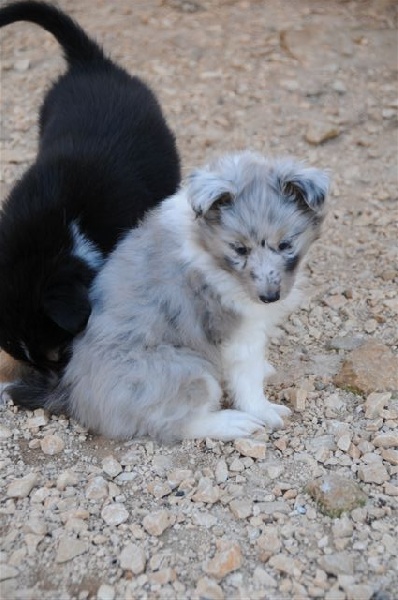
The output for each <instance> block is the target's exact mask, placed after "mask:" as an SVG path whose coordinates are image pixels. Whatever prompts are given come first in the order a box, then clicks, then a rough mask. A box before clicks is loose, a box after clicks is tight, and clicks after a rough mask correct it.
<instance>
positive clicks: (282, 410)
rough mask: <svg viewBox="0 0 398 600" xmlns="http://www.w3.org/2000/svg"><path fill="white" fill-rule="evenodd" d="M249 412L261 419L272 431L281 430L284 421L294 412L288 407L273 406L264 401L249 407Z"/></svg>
mask: <svg viewBox="0 0 398 600" xmlns="http://www.w3.org/2000/svg"><path fill="white" fill-rule="evenodd" d="M246 410H247V412H248V413H250V414H251V415H253V417H256V418H257V419H260V420H261V421H262V422H263V423H264V424H265V425H268V427H270V428H271V429H281V428H282V427H283V426H284V422H283V419H285V418H287V417H289V416H290V415H291V414H292V411H291V410H290V408H288V407H287V406H282V405H281V404H273V403H272V402H269V401H268V400H266V399H264V400H263V401H262V402H261V403H260V402H257V403H255V404H252V405H251V406H248V407H247V409H246Z"/></svg>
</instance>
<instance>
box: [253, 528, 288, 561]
mask: <svg viewBox="0 0 398 600" xmlns="http://www.w3.org/2000/svg"><path fill="white" fill-rule="evenodd" d="M262 531H263V532H262V534H261V535H260V537H259V538H258V540H257V548H258V552H259V558H260V560H262V561H263V562H267V560H268V559H269V558H270V557H271V556H274V555H276V554H278V553H279V552H280V550H281V548H282V542H281V539H280V537H279V532H278V529H277V527H274V526H272V525H267V526H265V527H263V528H262Z"/></svg>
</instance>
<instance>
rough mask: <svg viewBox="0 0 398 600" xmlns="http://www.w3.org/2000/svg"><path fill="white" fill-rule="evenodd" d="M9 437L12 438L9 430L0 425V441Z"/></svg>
mask: <svg viewBox="0 0 398 600" xmlns="http://www.w3.org/2000/svg"><path fill="white" fill-rule="evenodd" d="M11 436H12V431H11V429H8V427H6V426H5V425H2V424H1V423H0V440H7V439H8V438H9V437H11Z"/></svg>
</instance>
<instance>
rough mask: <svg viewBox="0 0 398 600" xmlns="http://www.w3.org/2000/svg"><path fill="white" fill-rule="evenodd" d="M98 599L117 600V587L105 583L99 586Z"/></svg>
mask: <svg viewBox="0 0 398 600" xmlns="http://www.w3.org/2000/svg"><path fill="white" fill-rule="evenodd" d="M97 600H115V588H113V587H112V586H111V585H108V584H107V583H103V584H101V585H100V587H99V588H98V592H97Z"/></svg>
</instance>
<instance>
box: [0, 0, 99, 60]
mask: <svg viewBox="0 0 398 600" xmlns="http://www.w3.org/2000/svg"><path fill="white" fill-rule="evenodd" d="M16 21H28V22H30V23H36V25H39V26H40V27H43V29H45V30H46V31H48V32H49V33H51V34H52V35H53V36H54V37H55V38H56V40H57V41H58V43H59V44H60V46H61V47H62V49H63V51H64V55H65V58H66V60H67V62H68V64H69V65H70V66H72V65H75V64H78V63H82V62H86V61H103V60H106V58H105V56H104V53H103V52H102V50H101V48H100V46H99V45H98V44H97V43H96V42H94V40H92V39H90V38H89V37H88V35H87V34H86V33H85V31H83V29H82V28H81V27H80V25H78V23H76V21H74V20H73V19H72V18H71V17H69V16H68V15H67V14H65V13H64V12H62V11H61V10H60V9H59V8H57V7H56V6H53V5H51V4H47V3H46V2H36V1H35V0H26V1H24V0H23V1H21V2H12V3H10V4H7V5H6V6H3V7H2V8H0V27H4V26H5V25H10V23H15V22H16Z"/></svg>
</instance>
